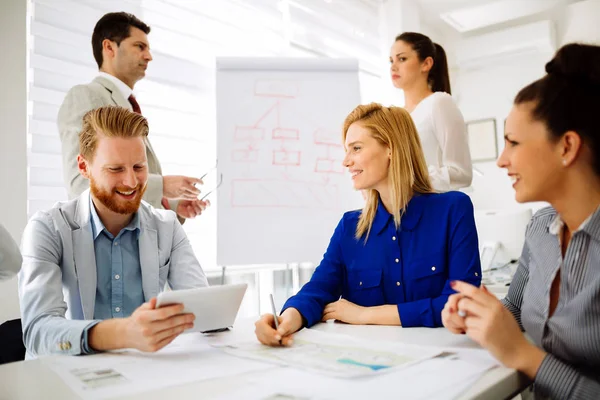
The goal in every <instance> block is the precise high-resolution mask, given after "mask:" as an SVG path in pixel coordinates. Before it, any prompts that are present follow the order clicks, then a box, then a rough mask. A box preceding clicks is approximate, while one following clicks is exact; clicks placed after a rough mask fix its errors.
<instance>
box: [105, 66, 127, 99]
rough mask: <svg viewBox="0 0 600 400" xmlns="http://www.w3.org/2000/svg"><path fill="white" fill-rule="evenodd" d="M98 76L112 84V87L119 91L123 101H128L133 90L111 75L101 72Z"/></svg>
mask: <svg viewBox="0 0 600 400" xmlns="http://www.w3.org/2000/svg"><path fill="white" fill-rule="evenodd" d="M99 76H101V77H103V78H105V79H108V80H109V81H111V82H112V83H114V85H115V86H116V87H117V89H119V92H120V93H121V94H122V95H123V97H124V98H125V100H127V99H129V96H131V95H132V94H133V89H131V88H130V87H129V86H127V84H125V82H123V81H122V80H120V79H119V78H117V77H116V76H113V75H111V74H108V73H106V72H103V71H100V72H99Z"/></svg>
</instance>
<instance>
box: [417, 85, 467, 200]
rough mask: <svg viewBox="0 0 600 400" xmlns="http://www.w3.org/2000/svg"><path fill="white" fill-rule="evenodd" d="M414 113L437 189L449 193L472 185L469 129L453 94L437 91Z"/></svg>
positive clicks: (430, 173)
mask: <svg viewBox="0 0 600 400" xmlns="http://www.w3.org/2000/svg"><path fill="white" fill-rule="evenodd" d="M411 116H412V118H413V120H414V122H415V125H416V127H417V131H418V132H419V137H420V138H421V146H422V147H423V153H424V154H425V161H426V162H427V166H428V167H429V175H430V178H431V184H432V185H433V188H434V189H435V190H438V191H441V192H447V191H450V190H456V189H460V188H464V187H467V186H469V185H471V181H472V179H473V170H472V165H471V153H470V151H469V140H468V138H467V128H466V125H465V120H464V118H463V116H462V114H461V112H460V110H459V109H458V107H457V106H456V103H454V100H453V99H452V96H450V95H449V94H448V93H444V92H435V93H433V94H431V95H430V96H427V97H426V98H424V99H423V100H422V101H421V102H420V103H419V104H417V107H415V109H414V110H413V111H412V113H411Z"/></svg>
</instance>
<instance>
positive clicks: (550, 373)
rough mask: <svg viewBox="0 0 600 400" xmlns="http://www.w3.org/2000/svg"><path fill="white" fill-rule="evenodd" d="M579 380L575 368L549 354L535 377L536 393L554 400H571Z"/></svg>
mask: <svg viewBox="0 0 600 400" xmlns="http://www.w3.org/2000/svg"><path fill="white" fill-rule="evenodd" d="M577 379H579V372H578V371H577V370H575V368H573V367H571V366H570V365H568V364H566V363H565V362H563V361H561V360H559V359H558V358H556V357H555V356H553V355H552V354H547V355H546V357H545V358H544V360H543V361H542V364H541V365H540V367H539V368H538V371H537V374H536V376H535V382H534V384H535V386H534V388H535V392H536V393H538V394H541V395H542V396H544V395H545V396H548V397H551V398H553V399H570V398H573V389H574V387H575V384H576V382H577Z"/></svg>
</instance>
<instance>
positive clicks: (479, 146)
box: [467, 118, 498, 163]
mask: <svg viewBox="0 0 600 400" xmlns="http://www.w3.org/2000/svg"><path fill="white" fill-rule="evenodd" d="M467 136H468V138H469V149H470V150H471V161H472V162H474V163H475V162H484V161H496V159H497V158H498V141H497V130H496V119H495V118H485V119H479V120H475V121H469V122H467Z"/></svg>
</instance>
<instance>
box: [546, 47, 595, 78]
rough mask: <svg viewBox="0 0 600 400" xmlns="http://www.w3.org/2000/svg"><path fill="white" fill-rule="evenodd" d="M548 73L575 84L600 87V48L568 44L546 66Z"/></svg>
mask: <svg viewBox="0 0 600 400" xmlns="http://www.w3.org/2000/svg"><path fill="white" fill-rule="evenodd" d="M546 72H547V73H548V74H549V75H555V76H560V77H562V78H564V79H566V80H568V81H571V82H573V83H575V82H577V83H582V84H587V85H593V86H600V47H599V46H592V45H587V44H582V43H570V44H567V45H565V46H563V47H561V48H560V49H559V50H558V51H557V52H556V55H555V56H554V58H553V59H552V60H551V61H550V62H548V63H547V64H546Z"/></svg>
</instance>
